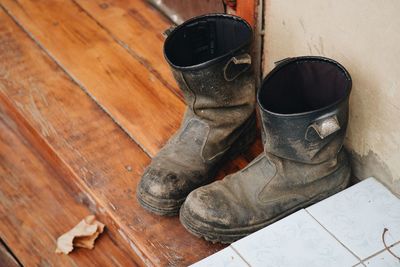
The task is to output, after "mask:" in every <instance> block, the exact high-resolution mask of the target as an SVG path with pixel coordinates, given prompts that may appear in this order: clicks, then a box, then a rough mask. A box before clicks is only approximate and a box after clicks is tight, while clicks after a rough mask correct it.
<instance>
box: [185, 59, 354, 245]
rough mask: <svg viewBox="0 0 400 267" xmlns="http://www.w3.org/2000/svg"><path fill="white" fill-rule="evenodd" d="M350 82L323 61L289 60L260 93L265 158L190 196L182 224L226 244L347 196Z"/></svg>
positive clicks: (344, 73) (343, 72)
mask: <svg viewBox="0 0 400 267" xmlns="http://www.w3.org/2000/svg"><path fill="white" fill-rule="evenodd" d="M350 91H351V78H350V75H349V74H348V72H347V71H346V70H345V69H344V68H343V66H341V65H340V64H339V63H337V62H335V61H333V60H331V59H327V58H322V57H299V58H290V59H287V60H284V61H282V62H280V64H279V65H277V66H276V67H275V69H274V70H272V71H271V72H270V73H269V74H268V75H267V77H266V78H265V79H264V81H263V83H262V86H261V88H260V90H259V92H258V94H257V96H258V97H257V100H258V104H259V109H260V114H261V120H262V121H261V124H262V127H263V131H264V132H263V134H264V135H263V136H264V152H263V153H262V154H261V155H259V156H258V157H257V158H256V159H254V160H253V161H252V162H251V163H250V164H249V165H248V166H247V167H245V168H244V169H242V170H241V171H239V172H237V173H234V174H232V175H229V176H227V177H225V178H224V179H223V180H221V181H216V182H214V183H211V184H209V185H206V186H203V187H200V188H198V189H196V190H194V191H193V192H192V193H190V194H189V196H188V197H187V199H186V201H185V202H184V204H183V206H182V207H181V210H180V220H181V222H182V224H183V225H184V226H185V228H187V229H188V230H189V231H190V232H192V233H193V234H195V235H197V236H202V237H204V238H205V239H206V240H209V241H213V242H223V243H231V242H233V241H235V240H237V239H239V238H242V237H244V236H246V235H248V234H250V233H252V232H254V231H257V230H259V229H261V228H263V227H265V226H267V225H269V224H271V223H273V222H275V221H277V220H279V219H281V218H283V217H285V216H287V215H289V214H291V213H292V212H295V211H296V210H298V209H301V208H304V207H307V206H309V205H311V204H313V203H315V202H317V201H320V200H322V199H324V198H326V197H328V196H330V195H332V194H335V193H336V192H338V191H340V190H342V189H344V188H345V187H346V186H347V184H348V182H349V178H350V173H351V170H350V164H349V159H348V157H347V153H346V152H345V150H344V148H343V147H342V145H343V140H344V136H345V134H346V127H347V123H348V107H349V105H348V101H349V95H350Z"/></svg>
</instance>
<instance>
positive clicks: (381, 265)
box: [364, 245, 400, 267]
mask: <svg viewBox="0 0 400 267" xmlns="http://www.w3.org/2000/svg"><path fill="white" fill-rule="evenodd" d="M390 250H391V251H392V252H393V253H394V254H395V255H397V256H400V245H396V246H394V247H393V248H391V249H390ZM364 264H365V266H368V267H399V266H400V260H399V259H396V258H395V257H394V256H393V255H392V254H390V253H389V252H388V251H386V250H385V251H384V252H382V253H380V254H378V255H376V256H375V257H373V258H371V259H369V260H367V261H365V262H364Z"/></svg>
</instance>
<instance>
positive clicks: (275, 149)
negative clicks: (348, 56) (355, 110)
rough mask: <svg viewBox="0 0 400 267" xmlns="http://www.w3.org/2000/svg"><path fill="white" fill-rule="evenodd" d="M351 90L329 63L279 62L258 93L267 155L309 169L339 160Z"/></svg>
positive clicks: (338, 68)
mask: <svg viewBox="0 0 400 267" xmlns="http://www.w3.org/2000/svg"><path fill="white" fill-rule="evenodd" d="M351 85H352V83H351V77H350V75H349V73H348V72H347V71H346V69H345V68H344V67H343V66H341V65H340V64H339V63H337V62H336V61H333V60H331V59H327V58H323V57H299V58H290V59H287V60H284V61H282V62H280V63H279V64H278V65H277V66H276V67H275V68H274V69H273V70H272V71H271V72H270V73H269V74H268V75H267V77H266V78H265V79H264V81H263V83H262V86H261V88H260V90H259V92H258V103H259V107H260V111H261V112H260V113H261V118H262V125H263V130H264V138H265V141H264V147H265V150H266V151H267V152H269V153H271V154H273V155H275V156H278V157H281V158H285V159H290V160H294V161H298V162H303V163H309V164H317V163H321V162H324V161H327V160H329V159H332V158H334V157H336V155H337V153H338V152H339V150H340V149H341V147H342V145H343V141H344V137H345V134H346V128H347V123H348V112H349V96H350V91H351Z"/></svg>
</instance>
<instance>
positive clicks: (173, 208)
mask: <svg viewBox="0 0 400 267" xmlns="http://www.w3.org/2000/svg"><path fill="white" fill-rule="evenodd" d="M156 167H157V166H154V165H153V164H152V165H150V166H149V167H148V168H147V170H146V171H145V173H144V174H143V176H142V178H141V180H140V183H139V185H138V188H137V191H136V194H137V198H138V200H139V202H140V204H141V205H142V206H143V207H144V208H147V209H148V210H150V211H152V212H154V213H157V214H160V215H175V214H177V213H178V211H179V208H180V206H181V205H182V203H183V202H184V200H185V198H186V196H187V194H189V192H190V191H191V190H193V189H194V188H196V187H198V185H196V184H195V182H193V181H202V180H204V179H203V178H202V175H201V173H200V172H196V171H193V170H191V171H188V170H179V169H178V168H168V170H167V169H161V168H156ZM171 170H175V171H171Z"/></svg>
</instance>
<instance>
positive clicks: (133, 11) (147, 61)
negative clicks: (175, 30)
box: [74, 0, 182, 98]
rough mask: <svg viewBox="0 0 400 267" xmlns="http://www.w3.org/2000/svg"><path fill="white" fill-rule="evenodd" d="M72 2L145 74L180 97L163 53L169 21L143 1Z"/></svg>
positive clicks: (79, 0)
mask: <svg viewBox="0 0 400 267" xmlns="http://www.w3.org/2000/svg"><path fill="white" fill-rule="evenodd" d="M74 1H75V3H77V5H79V6H80V7H81V8H82V9H83V10H84V11H85V12H87V13H88V14H89V16H91V17H92V18H93V19H95V20H96V21H97V22H98V23H99V25H101V26H102V27H103V28H104V29H105V30H106V31H107V32H109V33H110V35H111V36H113V38H114V39H115V40H116V41H117V42H118V43H120V44H122V45H123V47H124V48H125V49H127V51H128V52H129V53H130V54H131V55H132V56H133V57H134V58H136V59H138V61H140V62H141V63H142V64H143V65H144V66H146V67H147V69H148V70H149V72H151V73H152V74H153V75H154V76H155V77H157V78H158V79H159V80H160V81H161V82H162V83H163V84H164V85H165V86H166V87H168V88H169V89H170V90H172V91H173V92H175V93H176V94H177V95H179V96H180V97H181V98H182V93H181V91H180V90H179V89H178V87H177V84H176V82H175V80H174V78H173V76H172V73H171V71H170V69H169V67H168V64H167V63H166V61H165V59H164V54H163V44H164V37H163V36H162V33H163V32H164V31H165V30H166V29H168V28H169V27H171V25H172V24H173V23H172V22H171V21H170V20H168V19H167V18H166V17H164V16H163V15H161V14H160V12H159V11H158V10H157V9H155V8H154V7H153V6H152V5H150V4H149V3H147V1H145V0H135V1H126V0H107V1H102V0H74ZM152 89H153V90H154V89H155V88H152Z"/></svg>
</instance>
